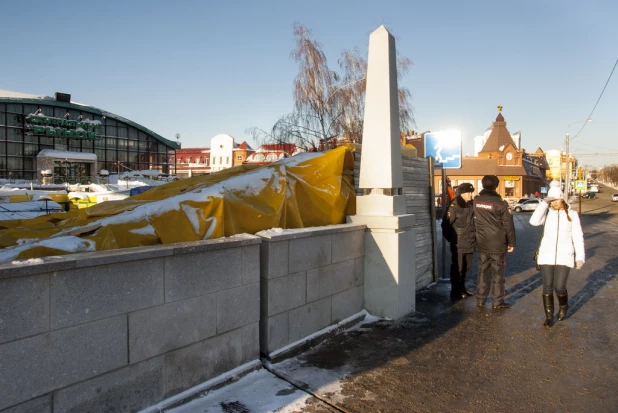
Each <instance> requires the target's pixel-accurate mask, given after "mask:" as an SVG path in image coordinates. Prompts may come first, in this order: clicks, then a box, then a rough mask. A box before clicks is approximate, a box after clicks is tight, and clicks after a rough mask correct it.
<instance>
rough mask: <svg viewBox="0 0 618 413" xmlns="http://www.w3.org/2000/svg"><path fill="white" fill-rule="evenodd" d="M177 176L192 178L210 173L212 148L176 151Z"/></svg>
mask: <svg viewBox="0 0 618 413" xmlns="http://www.w3.org/2000/svg"><path fill="white" fill-rule="evenodd" d="M175 161H176V176H177V177H178V178H190V177H192V176H194V175H206V174H209V173H210V148H182V149H176V159H175Z"/></svg>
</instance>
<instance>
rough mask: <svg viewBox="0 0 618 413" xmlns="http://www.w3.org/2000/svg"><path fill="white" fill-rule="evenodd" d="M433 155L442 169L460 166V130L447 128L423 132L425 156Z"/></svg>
mask: <svg viewBox="0 0 618 413" xmlns="http://www.w3.org/2000/svg"><path fill="white" fill-rule="evenodd" d="M429 156H431V157H433V158H434V159H435V160H436V162H437V163H440V164H442V167H443V168H444V169H456V168H461V132H459V131H457V130H447V131H440V132H431V133H426V134H425V157H429Z"/></svg>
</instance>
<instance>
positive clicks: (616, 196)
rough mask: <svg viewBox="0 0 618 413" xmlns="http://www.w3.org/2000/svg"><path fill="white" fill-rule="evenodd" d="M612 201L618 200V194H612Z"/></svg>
mask: <svg viewBox="0 0 618 413" xmlns="http://www.w3.org/2000/svg"><path fill="white" fill-rule="evenodd" d="M612 202H618V194H614V195H612Z"/></svg>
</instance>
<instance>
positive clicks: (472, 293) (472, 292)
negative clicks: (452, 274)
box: [464, 288, 476, 297]
mask: <svg viewBox="0 0 618 413" xmlns="http://www.w3.org/2000/svg"><path fill="white" fill-rule="evenodd" d="M464 293H465V294H466V295H467V296H468V297H472V296H473V295H475V294H476V293H475V292H474V291H470V290H468V289H467V288H464Z"/></svg>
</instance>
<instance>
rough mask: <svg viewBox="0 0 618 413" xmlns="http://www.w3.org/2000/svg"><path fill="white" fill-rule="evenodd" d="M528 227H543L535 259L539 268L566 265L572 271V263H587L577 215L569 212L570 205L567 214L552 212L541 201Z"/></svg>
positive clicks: (582, 235)
mask: <svg viewBox="0 0 618 413" xmlns="http://www.w3.org/2000/svg"><path fill="white" fill-rule="evenodd" d="M567 214H568V215H569V217H571V221H569V220H568V218H567ZM530 224H531V225H534V226H539V225H543V224H545V229H544V230H543V231H544V233H543V239H542V240H541V246H540V248H539V258H538V260H537V263H538V264H539V265H566V266H567V267H570V268H573V267H574V266H575V261H582V262H585V261H586V252H585V250H584V233H583V232H582V226H581V223H580V222H579V215H577V212H575V211H573V210H571V207H570V206H569V209H568V211H565V210H563V209H561V210H554V209H551V208H550V207H549V205H548V204H547V203H546V202H540V203H539V206H538V207H537V208H536V210H535V211H534V213H533V214H532V216H531V217H530Z"/></svg>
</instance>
